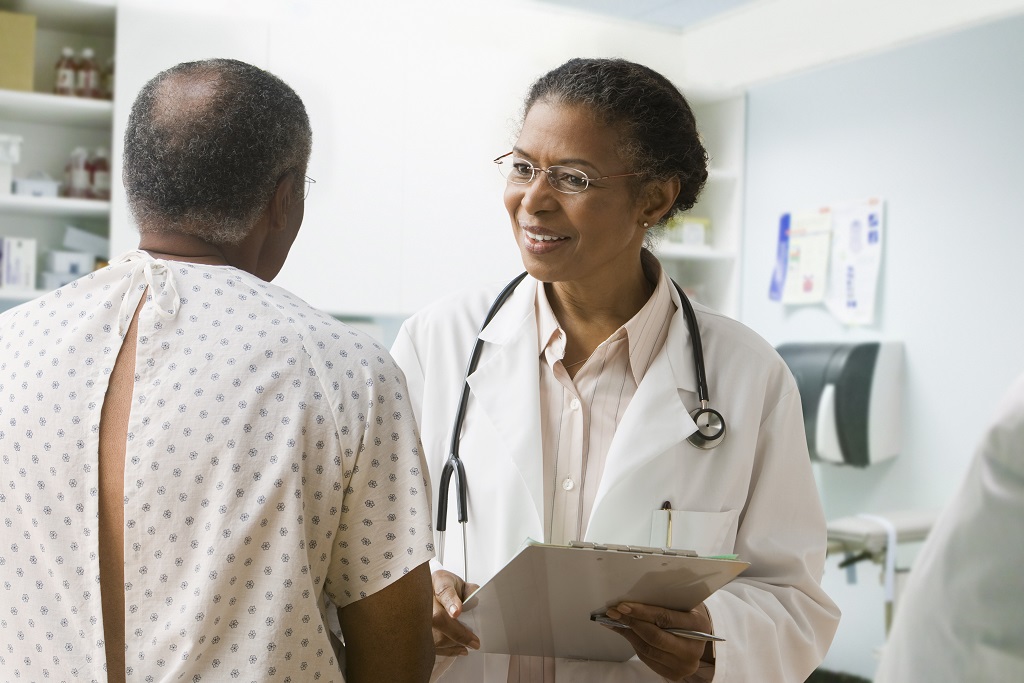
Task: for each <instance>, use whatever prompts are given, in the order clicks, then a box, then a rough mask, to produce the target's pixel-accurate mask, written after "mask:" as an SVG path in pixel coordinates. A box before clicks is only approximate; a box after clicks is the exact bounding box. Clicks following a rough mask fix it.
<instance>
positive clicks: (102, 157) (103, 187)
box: [88, 147, 110, 201]
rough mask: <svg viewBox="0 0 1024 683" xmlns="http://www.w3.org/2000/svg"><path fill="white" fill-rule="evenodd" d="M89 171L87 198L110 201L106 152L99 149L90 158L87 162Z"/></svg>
mask: <svg viewBox="0 0 1024 683" xmlns="http://www.w3.org/2000/svg"><path fill="white" fill-rule="evenodd" d="M88 170H89V196H90V197H92V198H93V199H103V200H107V201H109V200H110V159H109V158H108V156H107V150H106V149H105V148H103V147H99V148H98V149H97V150H96V153H95V154H94V155H93V156H92V157H90V159H89V162H88Z"/></svg>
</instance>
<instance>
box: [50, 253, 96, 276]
mask: <svg viewBox="0 0 1024 683" xmlns="http://www.w3.org/2000/svg"><path fill="white" fill-rule="evenodd" d="M95 268H96V257H95V256H94V255H93V254H83V253H82V252H80V251H57V250H50V251H48V252H46V270H47V271H49V272H50V273H66V274H68V275H74V276H75V277H79V276H81V275H85V274H86V273H91V272H92V271H93V270H95Z"/></svg>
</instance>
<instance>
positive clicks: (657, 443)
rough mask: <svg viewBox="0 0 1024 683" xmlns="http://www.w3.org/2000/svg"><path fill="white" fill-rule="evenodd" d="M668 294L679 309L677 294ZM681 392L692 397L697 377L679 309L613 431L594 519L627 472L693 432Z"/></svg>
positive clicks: (694, 425) (688, 337)
mask: <svg viewBox="0 0 1024 683" xmlns="http://www.w3.org/2000/svg"><path fill="white" fill-rule="evenodd" d="M672 294H673V299H675V300H676V302H677V305H678V299H677V298H676V296H675V294H676V293H675V292H674V291H673V292H672ZM681 390H682V391H687V392H692V394H691V395H693V396H695V395H696V391H697V376H696V372H695V370H694V367H693V350H692V347H691V345H690V333H689V330H688V329H687V325H686V316H685V315H684V314H683V312H682V310H677V311H676V313H675V314H674V315H673V316H672V321H671V323H670V326H669V333H668V337H667V338H666V339H665V346H664V347H663V348H662V349H661V350H660V351H659V352H658V354H657V356H656V357H655V359H654V361H653V362H652V363H651V366H650V367H649V368H648V369H647V372H646V373H645V374H644V377H643V379H642V380H641V381H640V385H639V386H638V387H637V390H636V394H634V395H633V398H632V400H631V401H630V402H629V407H628V408H626V412H625V414H623V416H622V420H621V421H620V422H619V426H618V428H617V429H616V430H615V436H614V437H613V438H612V442H611V445H610V446H609V449H608V456H607V458H606V460H605V466H604V473H603V474H602V476H601V484H600V486H599V487H598V490H597V495H596V497H595V499H594V508H593V513H592V515H591V519H592V520H594V519H596V518H599V517H600V515H599V514H598V512H599V508H600V506H601V503H602V501H603V500H604V499H605V498H606V497H607V495H608V493H609V492H610V491H611V490H612V489H614V488H615V487H617V486H618V485H619V484H621V483H622V481H623V480H624V479H625V478H626V477H628V475H629V474H631V473H633V472H636V471H638V470H640V469H642V468H643V467H644V466H645V465H646V464H647V463H648V462H650V461H651V460H652V459H653V458H656V457H657V456H659V455H661V454H662V453H664V452H665V451H667V450H669V449H671V448H673V447H675V446H677V445H679V444H680V443H681V442H683V441H684V440H685V439H686V437H688V436H689V435H690V434H692V433H693V432H695V431H696V430H697V425H696V424H695V423H694V421H693V419H692V418H691V417H690V414H689V413H690V411H691V410H693V409H694V408H696V407H697V405H696V404H694V405H693V406H687V405H685V404H684V403H683V398H682V396H681ZM588 533H589V531H588Z"/></svg>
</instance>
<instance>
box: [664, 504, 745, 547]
mask: <svg viewBox="0 0 1024 683" xmlns="http://www.w3.org/2000/svg"><path fill="white" fill-rule="evenodd" d="M739 517H740V513H739V510H726V511H725V512H695V511H691V510H655V511H654V517H653V519H652V520H651V541H650V544H651V545H652V546H653V547H655V548H664V547H669V548H675V549H677V550H692V551H694V552H696V553H697V554H698V555H725V554H729V553H732V551H733V547H734V545H735V543H736V527H737V523H738V520H739Z"/></svg>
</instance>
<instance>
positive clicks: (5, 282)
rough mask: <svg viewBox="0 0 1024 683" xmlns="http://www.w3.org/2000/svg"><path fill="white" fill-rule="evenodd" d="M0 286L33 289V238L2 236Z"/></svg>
mask: <svg viewBox="0 0 1024 683" xmlns="http://www.w3.org/2000/svg"><path fill="white" fill-rule="evenodd" d="M0 286H2V287H6V288H9V289H35V287H36V240H35V238H32V237H4V238H3V246H2V254H0Z"/></svg>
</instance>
